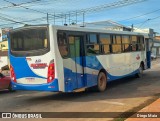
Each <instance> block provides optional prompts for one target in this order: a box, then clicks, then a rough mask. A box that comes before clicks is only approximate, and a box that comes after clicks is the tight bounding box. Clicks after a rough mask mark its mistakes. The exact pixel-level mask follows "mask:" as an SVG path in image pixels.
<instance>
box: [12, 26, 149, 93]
mask: <svg viewBox="0 0 160 121" xmlns="http://www.w3.org/2000/svg"><path fill="white" fill-rule="evenodd" d="M9 58H10V73H11V78H12V87H13V90H33V91H53V92H74V91H77V90H83V89H87V88H90V87H93V88H95V89H97V90H98V91H100V92H101V91H104V90H105V89H106V84H107V82H110V81H113V80H117V79H120V78H124V77H127V76H131V75H136V76H137V77H141V76H142V74H143V70H146V69H148V68H150V66H151V64H150V63H151V62H150V61H151V60H150V50H149V39H148V37H147V35H144V34H140V33H134V32H124V31H110V30H104V29H91V28H85V27H69V26H55V25H36V26H27V27H22V28H17V29H14V30H12V31H10V33H9Z"/></svg>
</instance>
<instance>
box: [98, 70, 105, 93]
mask: <svg viewBox="0 0 160 121" xmlns="http://www.w3.org/2000/svg"><path fill="white" fill-rule="evenodd" d="M106 85H107V77H106V74H105V73H104V72H100V73H99V74H98V82H97V90H98V91H99V92H103V91H105V89H106Z"/></svg>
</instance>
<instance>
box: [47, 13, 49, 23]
mask: <svg viewBox="0 0 160 121" xmlns="http://www.w3.org/2000/svg"><path fill="white" fill-rule="evenodd" d="M47 24H49V19H48V13H47Z"/></svg>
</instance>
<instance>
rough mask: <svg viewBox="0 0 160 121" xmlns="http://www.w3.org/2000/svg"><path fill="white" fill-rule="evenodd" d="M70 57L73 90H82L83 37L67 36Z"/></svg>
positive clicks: (83, 84) (83, 83)
mask: <svg viewBox="0 0 160 121" xmlns="http://www.w3.org/2000/svg"><path fill="white" fill-rule="evenodd" d="M69 46H70V56H71V59H72V60H73V61H72V62H73V63H72V75H73V76H74V80H73V81H74V82H73V89H78V88H82V87H84V86H85V82H84V68H83V67H84V65H83V54H84V50H83V36H69Z"/></svg>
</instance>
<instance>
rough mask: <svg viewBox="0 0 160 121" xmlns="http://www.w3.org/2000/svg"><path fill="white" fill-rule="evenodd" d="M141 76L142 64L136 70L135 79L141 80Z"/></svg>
mask: <svg viewBox="0 0 160 121" xmlns="http://www.w3.org/2000/svg"><path fill="white" fill-rule="evenodd" d="M142 75H143V66H142V64H141V65H140V67H139V69H138V73H137V74H136V77H137V78H141V77H142Z"/></svg>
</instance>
